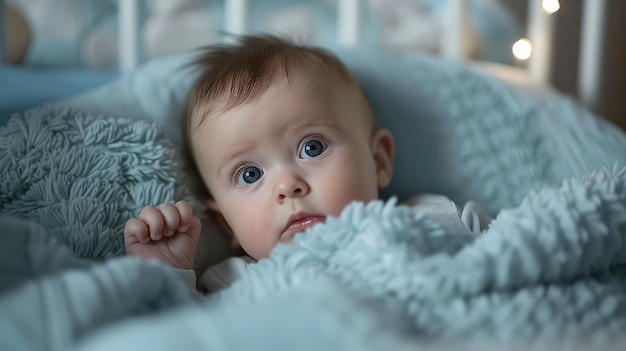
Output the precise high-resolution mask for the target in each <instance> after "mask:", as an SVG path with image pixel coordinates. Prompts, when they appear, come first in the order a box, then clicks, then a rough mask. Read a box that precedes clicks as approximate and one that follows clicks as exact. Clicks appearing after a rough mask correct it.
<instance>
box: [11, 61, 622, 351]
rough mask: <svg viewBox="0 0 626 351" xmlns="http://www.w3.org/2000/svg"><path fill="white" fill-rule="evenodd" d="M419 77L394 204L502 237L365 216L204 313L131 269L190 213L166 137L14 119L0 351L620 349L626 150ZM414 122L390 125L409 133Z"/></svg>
mask: <svg viewBox="0 0 626 351" xmlns="http://www.w3.org/2000/svg"><path fill="white" fill-rule="evenodd" d="M418 63H419V65H417V64H418ZM415 64H416V65H417V66H419V67H420V68H419V69H418V70H415V72H418V73H420V74H422V78H423V79H426V78H428V79H429V80H425V81H424V82H426V83H423V84H422V85H423V86H424V88H423V90H422V91H421V93H420V91H417V90H416V89H418V88H419V85H415V86H410V87H403V86H399V87H398V89H404V90H407V91H408V90H409V88H410V89H414V91H415V92H416V94H417V95H419V96H420V98H419V99H416V100H419V104H418V105H419V106H417V105H416V106H415V108H414V110H416V111H417V109H418V107H419V111H420V114H419V115H416V116H414V119H415V121H417V122H415V124H412V127H410V128H408V127H407V128H405V129H406V130H401V128H402V127H403V126H404V127H406V126H407V125H408V124H407V123H408V122H403V121H402V120H401V119H398V120H395V121H391V120H390V121H387V122H388V123H389V124H390V125H391V126H392V127H394V128H395V129H394V128H392V129H394V133H396V131H397V134H398V137H399V139H402V140H404V142H408V141H411V140H413V139H417V140H416V142H422V143H425V144H423V145H422V144H417V145H416V146H414V147H413V148H410V147H405V148H403V149H404V150H407V151H405V152H404V153H403V154H402V155H400V158H399V159H400V161H401V162H400V164H401V165H402V167H406V168H407V169H405V170H401V171H399V172H398V173H399V174H398V179H399V183H398V184H399V185H398V186H397V187H395V189H400V190H402V189H409V190H411V191H412V190H415V189H423V190H426V191H436V190H437V189H447V190H450V192H446V193H445V194H446V195H450V196H451V197H453V198H455V199H466V198H475V199H476V200H478V201H480V202H483V203H484V205H485V206H486V207H487V208H489V209H490V210H491V212H492V213H497V217H496V219H495V220H494V221H493V222H492V224H491V226H490V227H489V229H488V230H487V231H486V232H485V233H484V234H482V235H481V236H479V237H477V238H472V237H468V236H467V235H464V234H462V233H455V232H451V231H450V229H447V228H443V227H441V226H440V225H438V224H437V223H436V222H435V221H433V220H431V219H430V218H428V217H426V216H423V215H421V214H419V213H414V212H412V211H410V210H409V209H408V208H405V207H402V206H397V204H396V203H394V200H393V199H392V200H389V202H387V203H383V202H382V201H381V202H375V203H372V204H370V205H368V206H363V205H362V204H358V203H355V204H352V205H351V206H349V207H348V208H347V209H346V210H345V211H344V213H343V214H342V216H341V217H340V218H338V219H329V220H328V222H327V223H326V224H324V225H319V226H316V227H313V228H311V229H310V230H309V231H308V232H306V233H304V234H303V235H299V236H298V237H297V241H298V242H299V245H297V246H279V247H277V248H276V249H275V250H274V252H273V256H272V258H271V259H267V260H262V261H260V262H259V263H258V264H256V265H254V266H253V267H252V268H251V269H250V270H249V271H248V273H247V274H246V275H244V277H242V279H241V280H239V281H238V282H237V283H236V284H235V285H234V286H233V287H232V288H231V289H229V290H226V291H224V292H223V293H220V294H216V295H211V296H207V297H202V296H199V295H197V294H194V293H192V292H190V291H188V290H187V289H186V287H185V284H184V283H183V282H182V281H181V280H180V279H179V277H178V275H177V274H176V272H175V271H173V270H172V269H169V268H168V267H165V266H162V265H159V264H158V263H156V262H145V261H142V260H138V259H134V258H129V257H123V246H122V241H121V238H122V236H121V235H122V229H123V225H124V222H125V221H126V220H127V219H128V218H130V217H131V216H135V215H137V213H138V211H139V210H140V209H141V208H142V207H143V206H145V205H147V204H158V203H160V202H163V201H174V200H177V199H180V198H181V196H185V193H184V191H183V190H182V189H179V188H178V186H177V179H178V178H179V175H178V174H177V171H176V162H175V161H176V150H175V148H174V147H173V145H172V144H171V143H170V142H169V141H168V140H166V139H165V138H164V137H163V133H161V131H160V130H159V127H158V126H157V125H155V124H152V123H147V122H145V121H139V120H127V119H119V118H114V117H110V116H105V115H96V114H92V113H86V112H77V111H75V110H72V109H69V108H63V107H58V106H57V107H52V106H44V107H41V108H37V109H33V110H30V111H27V112H26V113H25V114H24V116H15V117H14V118H13V119H12V120H11V121H10V122H9V123H8V125H7V127H5V128H1V129H0V171H1V174H2V178H0V240H1V242H2V245H0V349H1V350H14V349H17V350H22V349H51V350H68V349H82V350H135V349H153V350H170V349H182V350H187V349H189V350H193V349H207V350H208V349H210V350H247V349H257V350H282V349H284V350H296V349H297V350H308V349H311V350H325V349H338V350H404V349H416V348H420V349H438V350H439V349H442V348H444V349H448V348H452V349H455V348H457V347H459V348H461V349H467V348H468V347H472V346H475V347H476V349H479V350H484V349H489V348H492V349H502V348H503V346H506V348H507V349H515V348H520V349H524V350H526V349H527V348H528V346H537V347H539V348H544V349H554V347H556V346H559V347H564V348H566V349H581V350H582V349H592V348H593V349H599V348H602V349H611V348H613V349H620V347H622V345H623V342H626V340H623V337H622V334H623V330H624V329H625V328H626V287H625V284H626V282H625V278H626V274H624V268H623V267H624V264H626V170H625V169H624V168H623V167H624V166H625V165H626V153H625V152H624V150H626V136H625V135H624V134H623V133H622V132H620V131H618V130H616V129H614V128H611V126H610V125H608V124H605V123H602V122H601V121H600V120H599V119H596V118H594V117H593V116H591V115H590V114H589V113H587V112H586V111H584V110H583V109H580V108H578V107H576V105H575V104H573V103H572V102H570V101H566V100H560V99H550V101H549V103H547V102H545V103H540V102H537V101H536V100H533V99H527V98H525V97H522V96H521V95H515V93H513V92H511V91H509V90H507V89H504V88H503V87H502V85H499V84H498V83H497V82H494V81H492V80H489V79H487V78H485V77H482V76H479V75H475V74H471V72H468V71H467V70H464V69H461V68H459V67H458V66H455V67H456V68H455V67H452V68H453V69H450V66H445V65H442V66H439V70H437V69H435V68H436V67H437V66H436V65H435V64H434V63H433V62H432V61H429V60H426V61H425V62H415ZM365 71H366V70H364V72H365ZM416 74H417V73H416ZM360 78H361V81H362V82H366V81H367V79H368V77H367V76H364V75H362V76H361V77H360ZM370 78H371V77H370ZM392 78H394V77H392ZM396 78H397V77H396ZM372 79H373V78H372ZM394 79H395V78H394ZM372 81H375V79H373V80H372ZM451 82H454V83H455V84H451ZM457 82H459V84H456V83H457ZM368 86H371V85H368ZM366 90H367V89H366ZM366 92H367V91H366ZM389 95H391V96H396V95H398V94H394V91H392V90H389ZM383 97H384V98H387V97H388V96H386V95H383ZM392 102H397V101H394V100H392ZM379 103H380V102H379ZM427 103H430V105H428V104H427ZM392 106H393V107H394V108H395V107H398V106H400V105H399V104H392ZM380 107H381V105H380V104H378V105H377V104H374V109H375V110H376V109H378V110H379V111H380ZM405 107H406V106H405ZM409 107H411V108H408V107H407V108H406V109H404V110H402V111H403V113H402V114H400V113H398V114H395V113H392V112H393V111H395V110H394V109H390V110H388V111H387V112H389V113H388V115H389V116H394V115H395V116H401V118H402V119H405V120H407V121H408V120H410V116H409V115H408V114H406V113H404V112H406V111H410V110H412V108H413V106H412V105H411V106H409ZM399 118H400V117H399ZM581 126H584V128H583V127H581ZM410 131H413V132H418V131H419V133H421V134H416V135H419V138H415V137H412V139H411V138H410V137H411V135H412V134H411V133H410ZM440 137H441V138H440ZM437 142H439V144H434V143H437ZM405 146H411V145H410V144H405ZM433 152H436V153H435V154H433ZM448 156H450V157H448ZM614 162H616V163H615V165H614ZM409 168H410V169H409ZM440 170H445V173H442V175H441V178H443V179H442V180H441V182H437V179H438V178H437V177H439V174H440V172H439V171H440ZM594 170H595V171H594ZM420 175H425V176H424V177H422V178H420ZM435 175H437V176H435ZM583 175H584V176H583ZM444 183H445V184H444ZM413 184H417V185H418V186H417V187H414V186H412V185H413ZM457 190H458V191H457ZM407 195H409V194H406V193H402V194H398V196H407ZM504 207H506V208H504ZM459 343H461V344H459ZM620 343H621V344H620Z"/></svg>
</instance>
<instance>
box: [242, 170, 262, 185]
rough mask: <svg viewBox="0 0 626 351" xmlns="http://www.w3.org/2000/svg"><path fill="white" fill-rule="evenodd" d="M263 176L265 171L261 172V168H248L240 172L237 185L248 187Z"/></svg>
mask: <svg viewBox="0 0 626 351" xmlns="http://www.w3.org/2000/svg"><path fill="white" fill-rule="evenodd" d="M262 176H263V171H262V170H260V169H259V167H254V166H249V167H246V168H244V169H243V170H242V171H241V172H239V175H238V176H237V185H243V186H248V185H250V184H254V183H256V181H257V180H259V179H261V177H262Z"/></svg>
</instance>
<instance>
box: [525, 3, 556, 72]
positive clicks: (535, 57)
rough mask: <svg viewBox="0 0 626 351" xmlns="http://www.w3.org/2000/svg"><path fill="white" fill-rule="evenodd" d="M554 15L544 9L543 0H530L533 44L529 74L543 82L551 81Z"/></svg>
mask: <svg viewBox="0 0 626 351" xmlns="http://www.w3.org/2000/svg"><path fill="white" fill-rule="evenodd" d="M553 17H554V16H553V15H551V14H548V13H547V12H546V11H544V9H543V5H542V2H541V1H539V0H530V1H528V39H529V40H530V42H531V43H532V46H533V47H532V55H531V57H530V60H529V61H528V74H529V75H530V76H531V77H532V78H533V79H534V80H536V81H537V82H539V83H542V84H549V82H550V75H551V67H550V64H551V62H552V32H553V29H554V23H553Z"/></svg>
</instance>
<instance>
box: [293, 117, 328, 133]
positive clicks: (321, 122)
mask: <svg viewBox="0 0 626 351" xmlns="http://www.w3.org/2000/svg"><path fill="white" fill-rule="evenodd" d="M314 127H325V128H331V129H334V130H337V129H339V128H338V127H337V124H336V123H335V121H334V120H332V119H328V118H318V119H315V120H313V121H311V122H309V123H305V124H299V125H295V126H292V127H290V128H288V129H287V134H297V133H299V132H301V131H303V130H305V129H309V128H314Z"/></svg>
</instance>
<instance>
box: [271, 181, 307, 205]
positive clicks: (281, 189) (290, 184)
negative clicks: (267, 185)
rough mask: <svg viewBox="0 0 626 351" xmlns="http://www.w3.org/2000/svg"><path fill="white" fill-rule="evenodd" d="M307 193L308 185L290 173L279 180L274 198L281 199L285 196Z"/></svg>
mask: <svg viewBox="0 0 626 351" xmlns="http://www.w3.org/2000/svg"><path fill="white" fill-rule="evenodd" d="M308 193H309V186H308V185H307V183H306V182H305V181H304V180H303V179H302V178H300V177H297V176H294V175H290V176H285V177H284V178H283V179H281V180H280V182H279V183H278V186H277V191H276V200H278V201H283V200H285V199H287V198H297V197H302V196H305V195H306V194H308Z"/></svg>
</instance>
